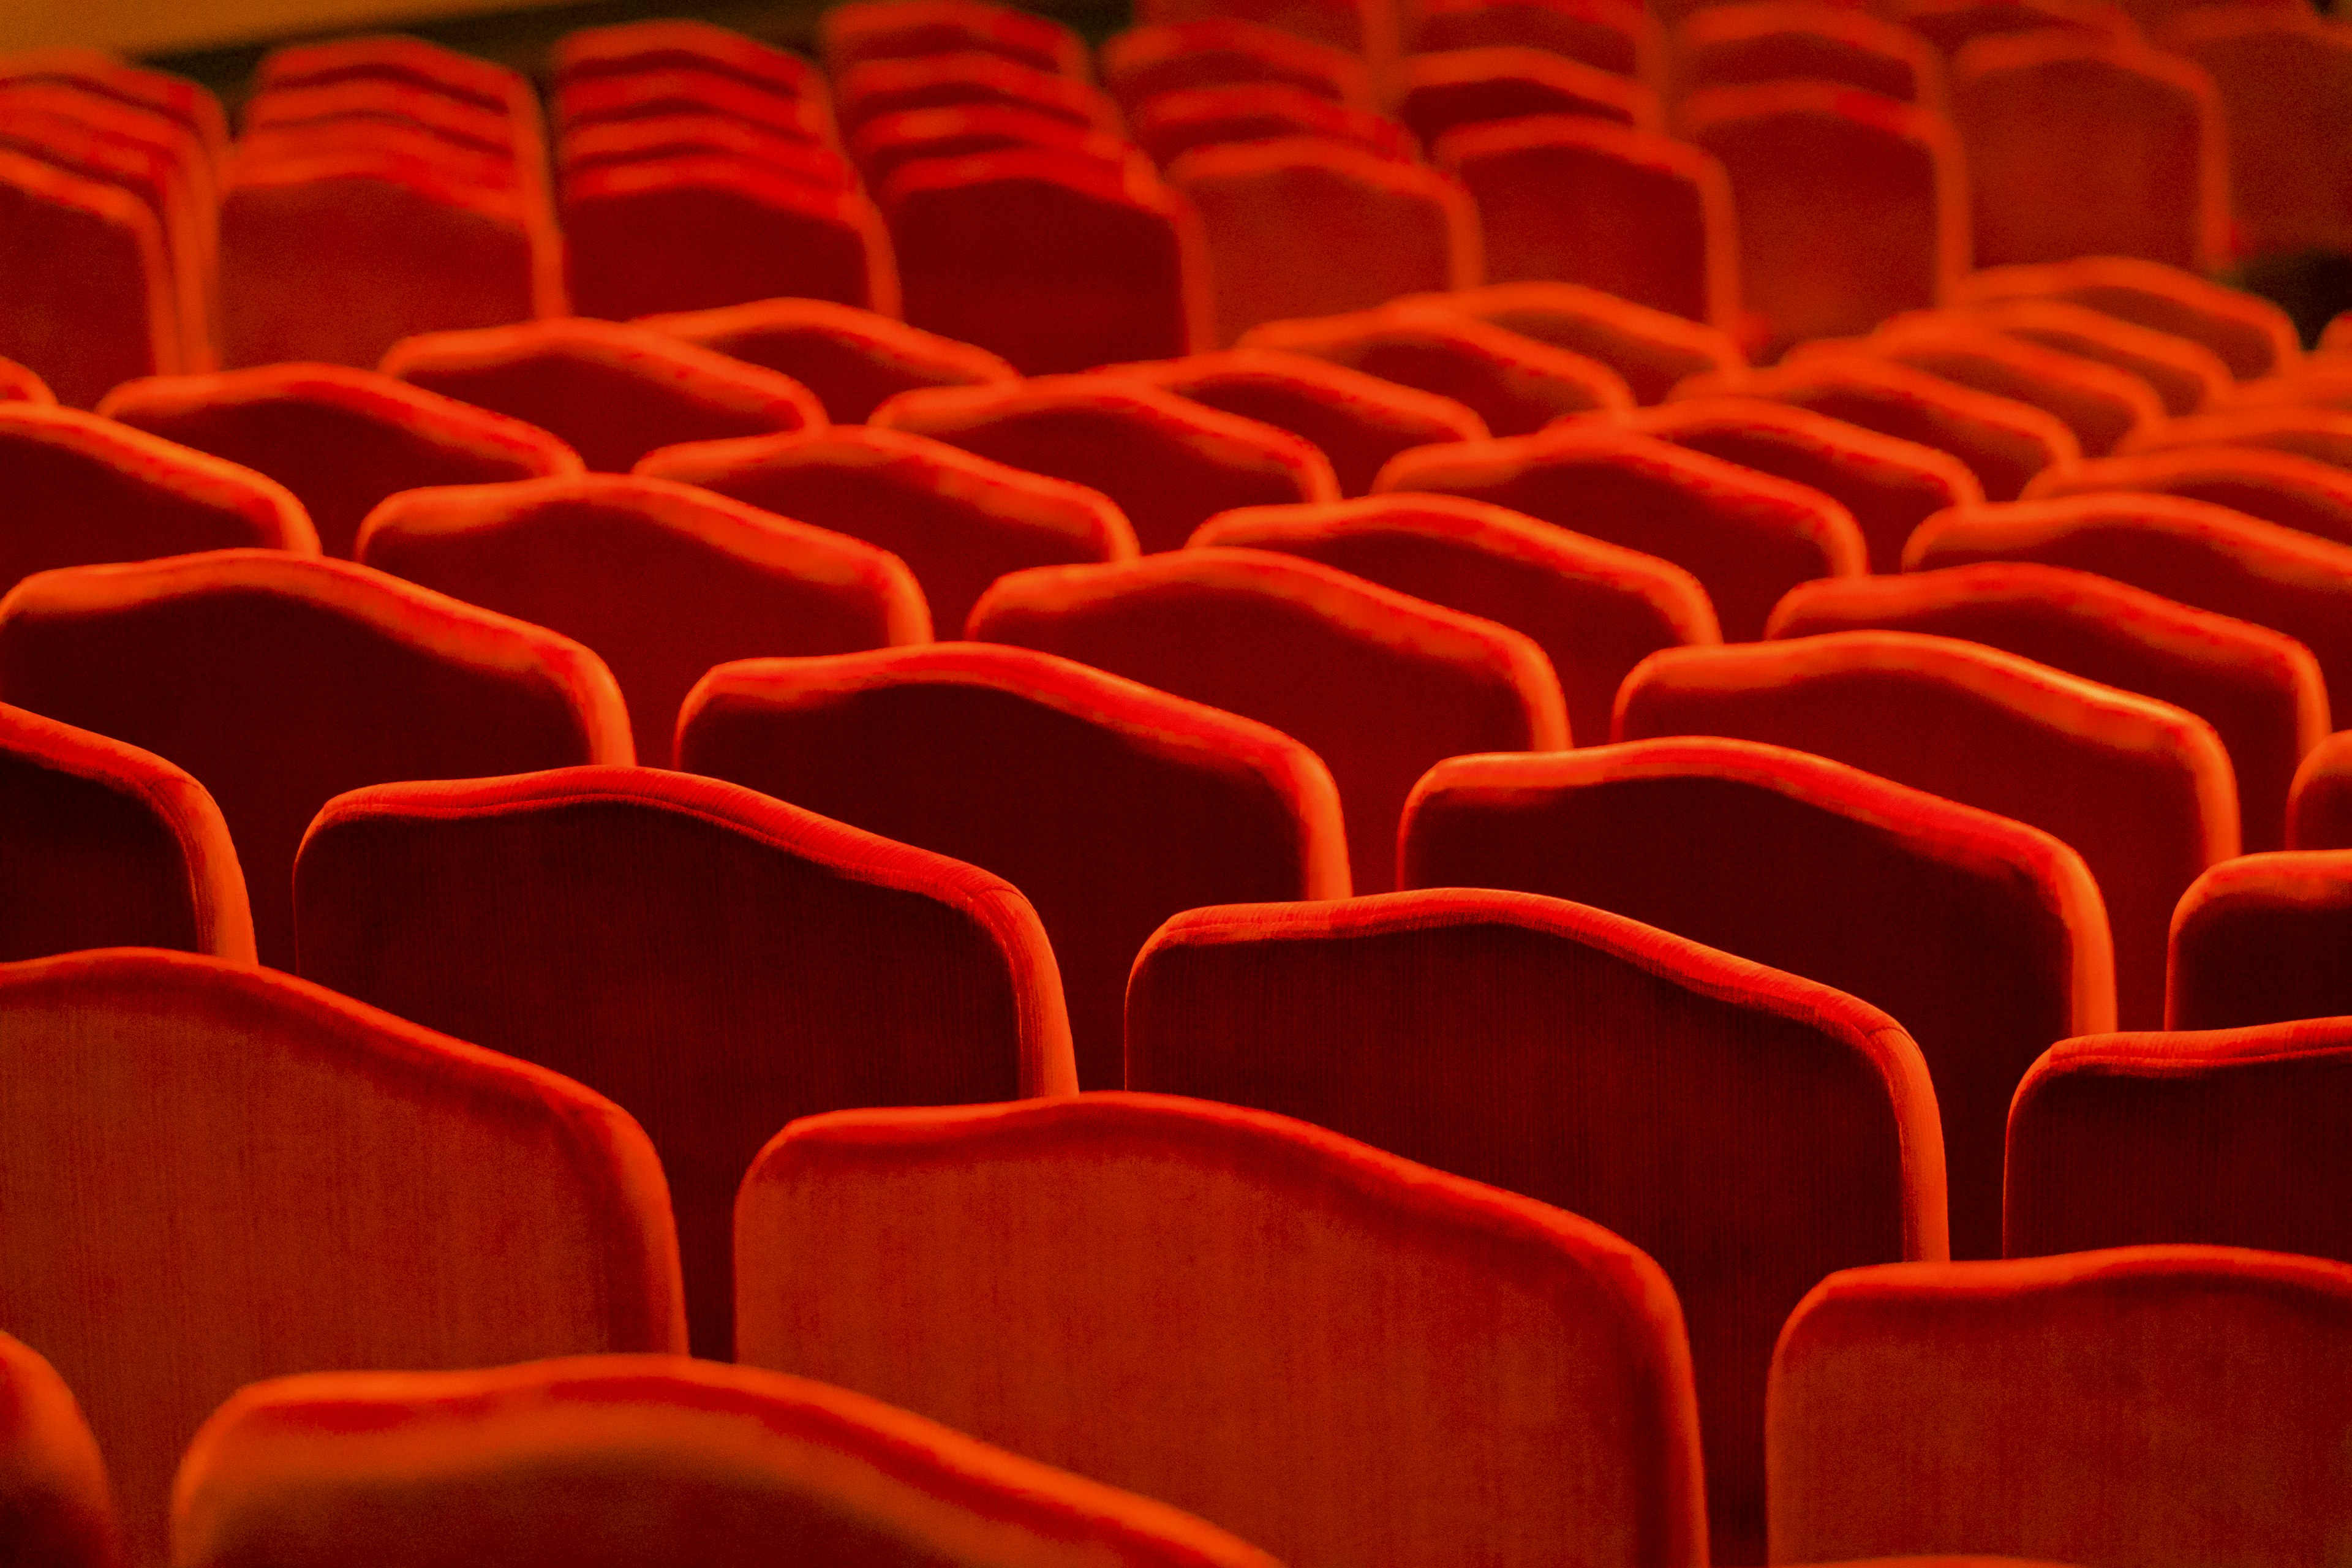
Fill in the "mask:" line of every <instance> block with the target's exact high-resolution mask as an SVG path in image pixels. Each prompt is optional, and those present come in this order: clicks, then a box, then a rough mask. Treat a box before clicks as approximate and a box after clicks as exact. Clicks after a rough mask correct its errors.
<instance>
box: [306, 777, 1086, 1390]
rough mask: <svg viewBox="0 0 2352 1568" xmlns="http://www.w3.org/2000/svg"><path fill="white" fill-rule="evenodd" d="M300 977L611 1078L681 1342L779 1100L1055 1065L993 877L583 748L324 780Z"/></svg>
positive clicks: (981, 1079)
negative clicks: (435, 778)
mask: <svg viewBox="0 0 2352 1568" xmlns="http://www.w3.org/2000/svg"><path fill="white" fill-rule="evenodd" d="M295 884H296V886H295V894H294V896H295V903H296V910H297V917H298V919H299V923H300V927H301V954H302V970H303V973H304V974H305V975H306V976H309V977H310V978H314V979H316V980H318V981H320V983H321V984H328V985H331V986H333V987H335V988H336V989H337V990H339V991H341V992H343V993H345V994H348V995H352V996H357V997H360V998H362V999H364V1000H368V1001H371V1002H373V1003H374V1004H375V1005H379V1006H383V1007H385V1008H386V1009H388V1010H390V1011H392V1012H394V1013H397V1014H399V1015H400V1016H403V1017H406V1018H413V1019H415V1020H416V1021H418V1022H420V1023H425V1024H426V1025H427V1026H430V1027H438V1028H448V1029H452V1030H457V1029H463V1030H465V1031H466V1033H467V1037H470V1038H473V1039H476V1040H479V1041H481V1042H482V1043H484V1044H485V1045H488V1047H491V1048H493V1049H496V1050H501V1051H505V1052H507V1053H509V1055H513V1056H518V1057H520V1058H523V1059H524V1060H526V1061H533V1062H537V1063H539V1064H541V1066H543V1067H548V1068H553V1069H554V1070H556V1071H558V1072H562V1073H565V1074H567V1075H568V1076H571V1077H573V1078H577V1079H580V1080H581V1081H582V1082H583V1083H586V1084H588V1085H590V1086H591V1087H592V1088H598V1089H601V1090H602V1091H603V1092H606V1093H609V1094H611V1095H612V1096H613V1097H614V1099H615V1100H619V1101H620V1102H621V1103H622V1104H623V1105H624V1106H625V1107H627V1108H628V1109H629V1110H631V1111H632V1112H633V1113H634V1114H635V1115H636V1116H637V1118H638V1119H639V1120H640V1121H643V1122H644V1123H645V1125H646V1131H647V1132H648V1133H649V1134H650V1135H651V1136H652V1138H653V1142H654V1147H655V1148H656V1149H657V1150H659V1151H660V1152H661V1156H662V1163H663V1164H664V1165H665V1166H666V1167H667V1170H668V1172H669V1179H670V1184H671V1190H672V1196H673V1197H674V1199H675V1201H676V1205H677V1219H678V1237H679V1243H680V1250H681V1252H682V1254H683V1257H684V1261H685V1269H686V1279H687V1317H688V1325H689V1328H690V1331H691V1341H692V1343H693V1346H694V1351H695V1353H696V1354H698V1355H703V1356H709V1357H714V1358H718V1359H722V1360H723V1359H724V1358H725V1357H726V1355H727V1352H728V1350H729V1347H730V1345H731V1344H732V1343H733V1341H734V1331H733V1323H732V1310H731V1303H732V1287H731V1285H730V1268H729V1259H728V1245H729V1244H728V1224H729V1219H728V1215H729V1213H730V1208H731V1205H732V1204H733V1201H734V1195H735V1187H736V1184H737V1183H739V1182H740V1180H741V1179H742V1175H743V1172H744V1170H745V1168H746V1167H748V1166H749V1165H750V1164H751V1157H752V1155H753V1154H754V1153H756V1152H758V1151H759V1149H760V1146H761V1144H762V1143H764V1142H766V1141H767V1140H768V1139H769V1138H770V1137H771V1136H772V1135H773V1133H774V1132H775V1131H776V1130H777V1129H778V1128H780V1127H782V1126H783V1125H784V1123H786V1122H787V1121H791V1120H792V1119H793V1117H795V1116H801V1115H805V1114H807V1113H808V1112H810V1111H814V1110H834V1109H835V1108H838V1107H842V1106H850V1105H875V1104H880V1105H908V1104H940V1103H942V1102H958V1101H966V1100H1010V1099H1013V1097H1014V1096H1016V1095H1024V1094H1062V1093H1068V1092H1070V1091H1071V1090H1073V1089H1076V1087H1077V1086H1076V1074H1075V1072H1074V1070H1073V1068H1072V1066H1071V1058H1070V1032H1069V1024H1068V1022H1067V1019H1066V1016H1065V1015H1064V1013H1063V1007H1062V986H1061V980H1060V978H1059V976H1058V975H1057V974H1056V973H1055V968H1054V955H1053V951H1052V949H1051V948H1049V947H1048V946H1047V945H1046V941H1045V931H1043V930H1042V929H1041V928H1040V927H1039V925H1038V923H1037V917H1036V915H1035V914H1034V912H1033V911H1032V910H1031V909H1030V907H1029V905H1028V903H1027V901H1026V900H1024V899H1023V898H1022V897H1021V895H1020V894H1019V893H1017V892H1015V891H1014V890H1013V888H1012V887H1011V886H1010V885H1009V884H1007V883H1005V882H1003V881H1002V880H1000V879H997V878H995V877H992V876H991V875H989V874H988V873H986V872H984V871H981V870H978V869H975V868H972V867H970V866H966V865H964V864H962V863H961V862H959V861H954V860H950V859H948V858H946V857H944V856H940V855H934V854H931V853H929V852H928V851H926V850H922V849H917V848H913V847H908V846H906V845H902V844H894V843H892V842H890V841H889V840H887V839H884V838H878V837H875V836H874V835H872V834H869V833H863V832H860V831H858V830H857V829H856V828H852V827H846V826H843V825H841V824H840V823H837V822H833V821H830V820H828V819H826V818H824V817H822V816H817V815H816V814H814V812H809V811H804V810H802V809H800V808H799V807H797V806H792V805H784V804H783V803H782V802H781V801H776V800H772V799H770V798H769V797H768V796H766V795H759V794H756V793H754V792H753V791H751V790H748V789H744V788H742V787H741V786H740V785H737V784H722V783H720V782H719V781H718V780H716V779H707V778H697V777H694V776H692V775H691V774H688V773H664V772H659V771H656V770H655V769H651V768H635V769H632V768H614V767H589V768H568V769H560V770H557V771H554V772H550V773H526V774H522V775H520V776H517V777H510V778H486V779H471V780H464V781H456V782H448V783H426V784H383V785H379V786H376V787H374V788H371V789H362V790H355V791H352V793H350V794H348V795H342V796H340V797H338V798H337V799H336V800H333V801H331V802H329V803H328V805H327V807H326V808H325V809H324V810H322V811H321V812H320V814H319V817H318V820H317V821H316V822H315V823H313V824H312V826H311V828H310V834H309V836H308V837H306V838H305V840H304V842H303V846H302V855H301V858H300V860H299V863H298V864H297V866H296V868H295Z"/></svg>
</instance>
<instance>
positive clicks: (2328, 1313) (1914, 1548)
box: [1765, 1247, 2352, 1568]
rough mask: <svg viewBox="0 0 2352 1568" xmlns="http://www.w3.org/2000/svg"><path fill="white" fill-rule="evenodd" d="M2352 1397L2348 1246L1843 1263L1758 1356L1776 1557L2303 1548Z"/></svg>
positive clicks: (2293, 1559) (2335, 1496)
mask: <svg viewBox="0 0 2352 1568" xmlns="http://www.w3.org/2000/svg"><path fill="white" fill-rule="evenodd" d="M2255 1346H2259V1347H2261V1348H2260V1350H2259V1352H2255V1351H2253V1350H2252V1347H2255ZM2347 1410H2352V1266H2347V1265H2345V1264H2341V1263H2326V1262H2321V1261H2318V1260H2316V1259H2313V1258H2290V1257H2286V1256H2284V1255H2283V1254H2278V1253H2265V1252H2249V1251H2242V1250H2240V1249H2238V1248H2235V1247H2125V1248H2116V1249H2115V1250H2112V1251H2105V1252H2092V1253H2073V1254H2069V1255H2067V1256H2065V1257H2062V1258H2032V1259H2023V1260H2020V1261H2016V1262H2009V1263H1948V1264H1943V1265H1934V1264H1910V1265H1903V1266H1898V1267H1895V1268H1869V1269H1856V1270H1854V1271H1853V1272H1851V1273H1846V1274H1842V1275H1839V1276H1837V1277H1835V1278H1833V1279H1829V1280H1826V1281H1824V1282H1823V1283H1822V1286H1821V1288H1820V1289H1817V1290H1815V1291H1814V1292H1813V1294H1812V1295H1811V1297H1809V1298H1807V1299H1806V1301H1805V1303H1804V1305H1802V1306H1801V1307H1799V1308H1798V1309H1797V1311H1796V1315H1795V1316H1794V1317H1792V1318H1791V1319H1790V1321H1789V1328H1788V1331H1787V1332H1786V1333H1785V1334H1784V1335H1783V1336H1782V1338H1781V1341H1780V1350H1779V1352H1777V1353H1776V1354H1775V1355H1774V1357H1773V1364H1772V1384H1771V1387H1770V1390H1769V1393H1768V1394H1767V1395H1766V1413H1765V1422H1766V1435H1765V1444H1766V1450H1767V1452H1768V1453H1769V1456H1770V1464H1771V1490H1772V1554H1773V1560H1774V1561H1775V1562H1779V1563H1815V1562H1821V1561H1823V1560H1825V1559H1829V1558H1839V1557H1845V1556H1849V1555H1852V1554H1854V1553H1857V1552H1932V1551H1938V1550H1941V1551H1962V1552H1995V1553H2002V1554H2021V1555H2027V1556H2037V1557H2039V1556H2049V1557H2056V1558H2060V1559H2063V1560H2068V1561H2073V1562H2077V1563H2164V1562H2177V1563H2219V1562H2228V1563H2244V1564H2246V1565H2247V1568H2287V1565H2288V1564H2290V1563H2311V1562H2314V1561H2316V1560H2317V1559H2319V1558H2321V1557H2324V1556H2325V1555H2326V1553H2327V1552H2329V1551H2331V1550H2333V1542H2335V1541H2336V1539H2337V1538H2338V1536H2337V1532H2338V1531H2340V1529H2341V1527H2342V1522H2343V1521H2344V1519H2345V1517H2346V1514H2347V1510H2352V1482H2347V1478H2346V1474H2345V1468H2344V1459H2343V1455H2344V1447H2345V1444H2346V1441H2347V1415H2346V1412H2347Z"/></svg>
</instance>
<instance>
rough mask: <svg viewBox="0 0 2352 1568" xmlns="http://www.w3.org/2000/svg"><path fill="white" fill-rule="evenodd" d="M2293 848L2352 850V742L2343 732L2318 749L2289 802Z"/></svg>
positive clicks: (2290, 844) (2288, 832)
mask: <svg viewBox="0 0 2352 1568" xmlns="http://www.w3.org/2000/svg"><path fill="white" fill-rule="evenodd" d="M2286 843H2287V847H2288V848H2290V849H2352V741H2347V740H2346V739H2345V738H2344V735H2343V732H2341V731H2339V732H2337V733H2336V734H2335V735H2331V736H2329V737H2328V738H2327V739H2326V740H2325V741H2322V742H2320V743H2319V744H2318V745H2317V746H2315V747H2314V748H2313V750H2312V752H2311V754H2310V755H2309V756H2307V757H2305V758H2304V759H2303V766H2302V767H2301V768H2300V769H2298V770H2296V773H2295V775H2294V794H2293V795H2290V796H2289V797H2288V799H2287V807H2286Z"/></svg>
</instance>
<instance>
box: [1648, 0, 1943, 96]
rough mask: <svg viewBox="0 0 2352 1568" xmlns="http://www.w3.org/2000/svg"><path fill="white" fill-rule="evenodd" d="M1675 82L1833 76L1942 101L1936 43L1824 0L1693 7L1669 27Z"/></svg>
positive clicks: (1689, 88)
mask: <svg viewBox="0 0 2352 1568" xmlns="http://www.w3.org/2000/svg"><path fill="white" fill-rule="evenodd" d="M1791 78H1802V79H1811V80H1813V81H1831V82H1836V83H1838V84H1840V85H1841V86H1844V87H1851V88H1858V89H1861V90H1863V91H1864V92H1874V93H1876V94H1878V95H1879V96H1880V97H1881V98H1893V99H1900V100H1902V101H1904V102H1906V103H1916V104H1917V105H1918V106H1919V107H1920V108H1922V109H1926V110H1942V109H1943V107H1944V61H1943V57H1942V56H1941V55H1940V54H1939V53H1937V49H1936V46H1935V45H1933V44H1931V43H1929V42H1928V41H1927V39H1926V38H1923V37H1920V36H1919V35H1918V34H1916V33H1915V32H1913V31H1911V30H1910V29H1909V28H1907V27H1905V26H1901V25H1900V24H1898V23H1895V22H1893V21H1890V20H1887V19H1885V18H1884V17H1882V16H1874V15H1873V14H1872V13H1870V12H1868V11H1863V10H1858V9H1850V8H1848V7H1846V6H1843V5H1831V4H1826V3H1825V0H1740V3H1738V4H1731V5H1721V4H1718V5H1708V6H1706V8H1704V9H1703V10H1699V11H1695V12H1693V13H1692V14H1691V15H1690V16H1686V17H1685V18H1684V19H1683V23H1682V25H1681V26H1679V27H1676V28H1675V87H1676V88H1677V89H1679V90H1680V91H1682V92H1684V93H1693V92H1703V91H1705V90H1706V89H1708V88H1715V87H1751V86H1754V85H1755V84H1757V83H1759V82H1767V81H1782V80H1787V79H1791Z"/></svg>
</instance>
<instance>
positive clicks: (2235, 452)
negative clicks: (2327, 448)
mask: <svg viewBox="0 0 2352 1568" xmlns="http://www.w3.org/2000/svg"><path fill="white" fill-rule="evenodd" d="M2104 490H2144V491H2147V492H2149V493H2151V494H2155V495H2174V496H2180V497H2182V498H2184V499H2186V500H2201V501H2210V502H2211V503H2212V504H2213V505H2215V506H2222V507H2228V508H2229V509H2230V510H2232V511H2242V512H2243V513H2245V514H2246V515H2247V516H2248V517H2252V518H2257V519H2259V520H2261V521H2263V522H2275V523H2277V524H2278V525H2279V526H2281V527H2282V528H2292V529H2294V531H2297V532H2298V533H2308V534H2311V535H2313V536H2314V537H2315V538H2319V539H2325V540H2326V541H2328V542H2331V543H2335V544H2352V474H2347V473H2346V472H2345V471H2344V470H2343V469H2341V468H2336V467H2335V466H2334V465H2332V464H2328V463H2322V462H2319V461H2317V460H2315V459H2314V458H2304V457H2298V456H2296V455H2295V454H2294V453H2292V452H2279V451H2272V450H2267V449H2264V448H2263V447H2181V448H2176V449H2174V450H2172V451H2167V452H2143V453H2141V454H2139V455H2138V456H2137V457H2130V458H2105V459H2104V460H2102V461H2099V462H2095V463H2084V464H2083V465H2082V466H2081V467H2079V468H2074V469H2071V470H2064V471H2061V470H2055V469H2053V470H2052V471H2050V472H2047V473H2042V474H2038V475H2036V476H2035V477H2034V479H2033V482H2032V484H2029V485H2027V486H2026V487H2025V491H2024V493H2023V494H2022V495H2021V496H2020V497H2019V498H2018V499H2020V500H2058V499H2060V498H2062V497H2066V496H2078V495H2094V494H2097V493H2098V492H2101V491H2104Z"/></svg>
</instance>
